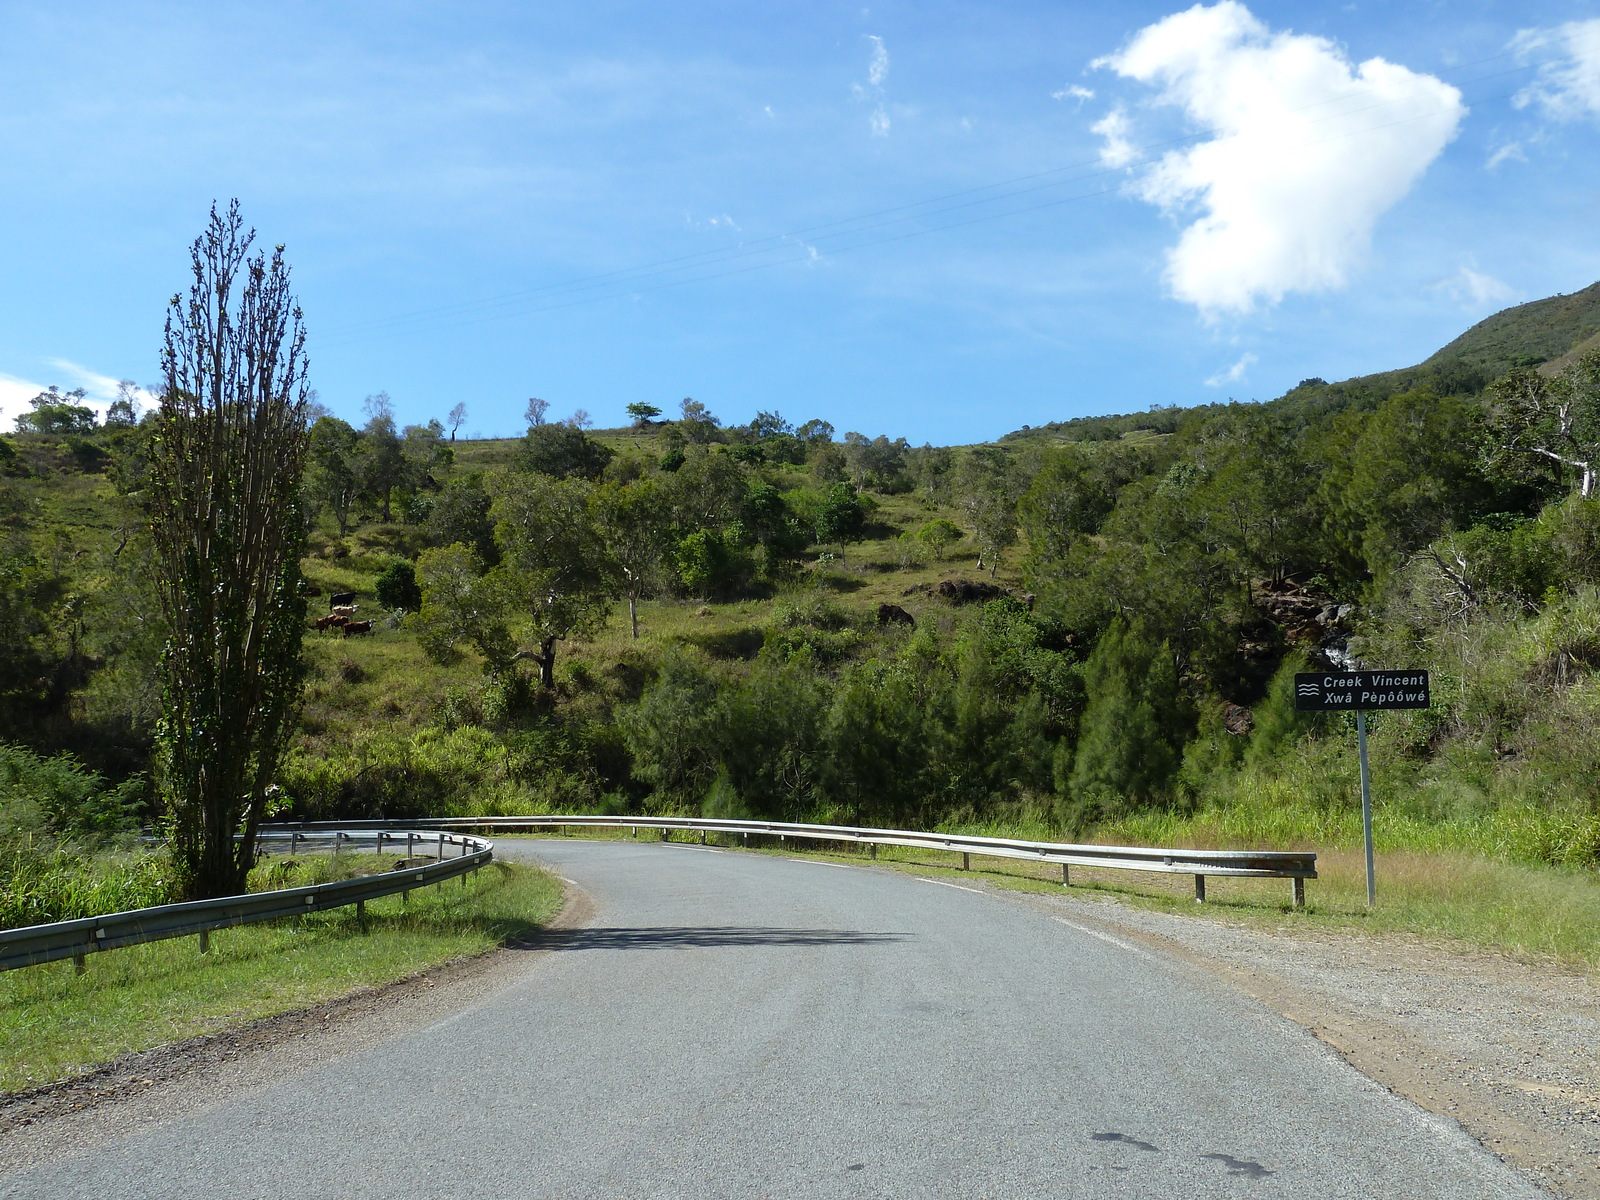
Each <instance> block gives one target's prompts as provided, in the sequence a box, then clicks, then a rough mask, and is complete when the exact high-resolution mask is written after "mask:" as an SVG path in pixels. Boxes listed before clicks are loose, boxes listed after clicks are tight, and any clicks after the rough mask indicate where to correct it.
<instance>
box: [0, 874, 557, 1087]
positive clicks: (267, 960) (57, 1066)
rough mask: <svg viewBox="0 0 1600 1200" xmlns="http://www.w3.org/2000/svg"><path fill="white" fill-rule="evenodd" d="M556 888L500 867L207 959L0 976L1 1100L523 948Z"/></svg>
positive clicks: (136, 952) (145, 953)
mask: <svg viewBox="0 0 1600 1200" xmlns="http://www.w3.org/2000/svg"><path fill="white" fill-rule="evenodd" d="M375 865H376V864H374V863H372V862H366V861H363V860H361V859H358V858H357V857H356V856H353V855H345V856H342V858H341V859H340V860H338V861H337V862H336V861H335V860H333V859H331V858H320V859H317V858H313V859H309V860H305V861H304V862H302V863H300V864H298V865H297V866H289V865H287V864H286V863H285V862H284V861H282V860H279V861H277V862H271V863H269V864H266V865H264V866H262V867H259V868H257V872H256V874H257V878H256V879H253V880H252V882H253V883H257V884H260V885H263V886H268V887H293V886H297V885H299V884H303V883H312V882H319V881H323V880H326V879H331V878H335V877H337V876H336V875H335V874H334V872H336V871H337V872H338V873H339V874H344V873H348V872H351V871H355V870H361V869H368V870H370V869H372V867H373V866H375ZM560 900H561V885H560V883H559V882H558V881H557V880H556V879H555V878H554V877H553V876H551V875H548V874H546V873H544V872H542V871H535V870H532V869H530V868H527V867H520V866H512V865H507V864H504V863H495V864H492V865H491V866H490V867H489V868H488V869H486V870H483V871H479V872H477V873H476V874H475V875H473V876H472V877H471V878H470V879H469V880H468V883H467V886H466V887H464V888H463V887H462V886H461V885H459V884H458V883H456V882H455V881H454V880H451V881H449V882H448V883H445V884H441V885H439V886H437V887H431V888H424V889H420V890H418V891H414V892H412V893H411V894H410V897H409V899H407V900H405V901H402V900H401V898H400V897H399V896H391V897H387V898H385V899H383V900H375V901H371V902H369V903H368V904H367V906H366V928H365V930H363V929H362V928H361V927H360V925H358V923H357V920H356V916H355V912H354V910H353V909H348V908H347V909H337V910H334V911H332V912H327V913H320V914H313V915H310V916H306V917H300V918H296V919H293V920H285V921H277V922H270V923H267V924H261V925H246V926H241V927H240V928H237V929H229V930H223V931H219V932H217V933H214V934H212V935H211V944H210V952H209V953H207V954H204V955H202V954H200V953H199V951H198V949H197V948H196V945H195V940H194V939H193V938H176V939H173V940H171V941H165V942H153V943H151V944H149V945H145V946H133V947H129V948H127V949H123V950H117V951H115V952H112V953H108V954H100V955H95V956H94V957H93V958H92V959H90V962H89V969H88V971H87V972H86V973H85V974H83V975H81V976H80V975H75V974H74V973H73V968H72V964H71V963H70V962H63V963H50V964H47V965H45V966H42V967H30V968H29V969H27V970H25V971H7V972H5V973H4V974H0V1012H3V1013H4V1017H3V1018H0V1091H11V1090H17V1089H23V1088H30V1087H37V1086H39V1085H41V1084H45V1083H48V1082H51V1081H52V1080H56V1079H61V1078H64V1077H66V1076H69V1075H73V1074H76V1073H78V1072H81V1071H84V1070H86V1069H88V1068H90V1067H92V1066H95V1065H97V1064H99V1063H102V1062H105V1061H107V1060H109V1059H112V1058H115V1057H117V1056H118V1055H122V1054H129V1053H132V1052H134V1051H138V1050H145V1049H148V1048H150V1047H151V1046H156V1045H160V1044H162V1043H164V1042H170V1041H175V1040H179V1039H182V1038H186V1037H193V1036H196V1035H200V1034H207V1033H214V1032H216V1031H218V1030H220V1029H223V1028H225V1027H227V1026H231V1025H238V1024H241V1023H243V1022H246V1021H250V1020H253V1019H256V1018H260V1017H270V1016H273V1015H276V1014H278V1013H283V1012H289V1011H292V1010H295V1009H300V1008H305V1007H307V1006H309V1005H313V1004H317V1003H320V1002H322V1001H325V1000H330V999H333V998H335V997H338V996H342V995H346V994H348V993H350V992H352V991H355V990H358V989H360V988H363V987H375V986H380V985H382V984H386V983H389V982H391V981H393V980H396V979H404V978H406V977H407V976H409V975H412V974H414V973H416V972H418V971H422V970H425V969H427V968H429V967H432V966H435V965H437V964H439V963H441V962H446V961H448V960H450V959H454V958H459V957H463V956H466V955H472V954H480V953H482V952H484V951H485V950H489V949H491V948H493V947H495V946H498V945H501V944H502V943H504V942H505V941H507V940H509V939H513V938H516V937H520V936H524V935H526V934H527V933H529V932H530V931H532V930H533V929H535V928H537V927H538V926H539V925H540V924H542V923H543V922H544V921H545V920H547V919H548V918H549V917H550V915H551V914H552V913H554V912H555V910H556V908H557V906H558V905H559V904H560Z"/></svg>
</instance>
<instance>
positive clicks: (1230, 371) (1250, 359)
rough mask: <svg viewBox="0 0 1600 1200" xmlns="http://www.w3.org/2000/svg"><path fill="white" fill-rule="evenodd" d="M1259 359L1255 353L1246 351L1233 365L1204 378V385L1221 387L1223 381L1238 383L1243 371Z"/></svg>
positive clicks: (1243, 373)
mask: <svg viewBox="0 0 1600 1200" xmlns="http://www.w3.org/2000/svg"><path fill="white" fill-rule="evenodd" d="M1260 361H1261V359H1260V358H1259V357H1257V356H1256V355H1254V354H1249V353H1247V354H1245V355H1244V356H1243V357H1242V358H1240V359H1239V361H1238V362H1236V363H1234V364H1233V366H1231V367H1229V368H1227V369H1226V370H1224V371H1218V372H1217V373H1216V374H1215V375H1213V376H1212V377H1211V378H1210V379H1208V380H1206V386H1207V387H1221V386H1222V385H1223V384H1225V383H1238V382H1239V381H1240V380H1241V379H1243V378H1244V377H1245V373H1246V372H1247V371H1249V370H1250V368H1251V367H1253V366H1255V365H1256V364H1257V363H1258V362H1260Z"/></svg>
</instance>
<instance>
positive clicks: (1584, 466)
mask: <svg viewBox="0 0 1600 1200" xmlns="http://www.w3.org/2000/svg"><path fill="white" fill-rule="evenodd" d="M1489 420H1490V427H1491V430H1492V432H1493V435H1494V438H1495V442H1496V448H1497V449H1498V451H1499V455H1498V456H1497V457H1498V463H1497V465H1500V466H1502V467H1505V466H1510V465H1511V464H1510V461H1509V460H1514V459H1517V458H1523V459H1525V460H1531V461H1532V462H1534V463H1538V464H1541V465H1542V466H1543V467H1544V468H1545V469H1546V470H1547V471H1548V472H1549V474H1550V477H1551V480H1552V482H1553V483H1554V484H1555V485H1556V486H1557V487H1564V486H1568V480H1569V479H1570V480H1571V486H1572V487H1574V488H1575V490H1576V491H1577V493H1578V495H1580V496H1583V497H1589V496H1592V495H1593V494H1594V492H1595V473H1596V468H1597V466H1600V350H1591V351H1590V352H1589V353H1587V354H1585V355H1583V356H1582V357H1580V358H1579V359H1578V360H1577V361H1575V362H1574V363H1573V364H1572V365H1571V366H1569V367H1568V368H1567V369H1566V370H1565V371H1563V372H1561V374H1560V375H1558V376H1556V377H1555V378H1554V379H1547V378H1546V377H1545V376H1543V375H1540V374H1539V373H1538V372H1537V371H1528V370H1519V371H1513V372H1511V374H1509V375H1507V376H1506V377H1505V378H1504V379H1501V380H1500V381H1499V382H1497V383H1496V384H1495V385H1494V386H1493V387H1492V388H1491V389H1490V409H1489Z"/></svg>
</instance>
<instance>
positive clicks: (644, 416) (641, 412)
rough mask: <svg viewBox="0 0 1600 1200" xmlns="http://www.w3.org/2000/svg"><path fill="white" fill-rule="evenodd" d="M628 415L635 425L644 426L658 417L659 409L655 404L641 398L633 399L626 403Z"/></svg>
mask: <svg viewBox="0 0 1600 1200" xmlns="http://www.w3.org/2000/svg"><path fill="white" fill-rule="evenodd" d="M628 415H629V416H630V417H632V418H633V423H634V424H635V425H637V426H644V425H647V424H649V423H650V422H651V421H653V420H655V418H657V417H659V416H660V415H661V409H660V407H659V406H657V405H654V404H646V403H645V402H644V401H643V400H635V401H634V402H633V403H632V404H630V405H628Z"/></svg>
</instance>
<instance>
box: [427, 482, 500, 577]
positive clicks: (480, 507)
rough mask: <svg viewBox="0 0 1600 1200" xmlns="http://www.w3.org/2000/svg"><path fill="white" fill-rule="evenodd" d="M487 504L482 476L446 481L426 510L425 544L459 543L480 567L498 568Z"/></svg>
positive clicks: (498, 554) (497, 553)
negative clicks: (470, 552) (476, 558)
mask: <svg viewBox="0 0 1600 1200" xmlns="http://www.w3.org/2000/svg"><path fill="white" fill-rule="evenodd" d="M489 503H490V501H489V493H488V491H487V490H485V488H484V486H483V473H482V472H480V471H473V472H471V473H470V474H466V475H461V476H458V477H457V478H455V479H452V480H450V482H448V483H447V484H445V485H444V487H443V488H441V489H440V491H439V494H438V495H437V496H436V497H434V501H433V507H432V508H430V509H429V510H428V522H427V526H426V533H427V537H428V540H429V541H430V542H431V543H432V544H433V545H435V546H449V545H452V544H453V543H455V542H460V543H462V544H463V545H465V546H467V547H469V548H470V549H471V550H472V552H473V553H474V554H476V555H477V556H478V559H479V560H480V561H481V562H482V563H483V564H484V566H486V567H495V566H498V565H499V564H500V547H499V546H498V545H496V544H495V540H494V521H493V520H491V519H490V517H489Z"/></svg>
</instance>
